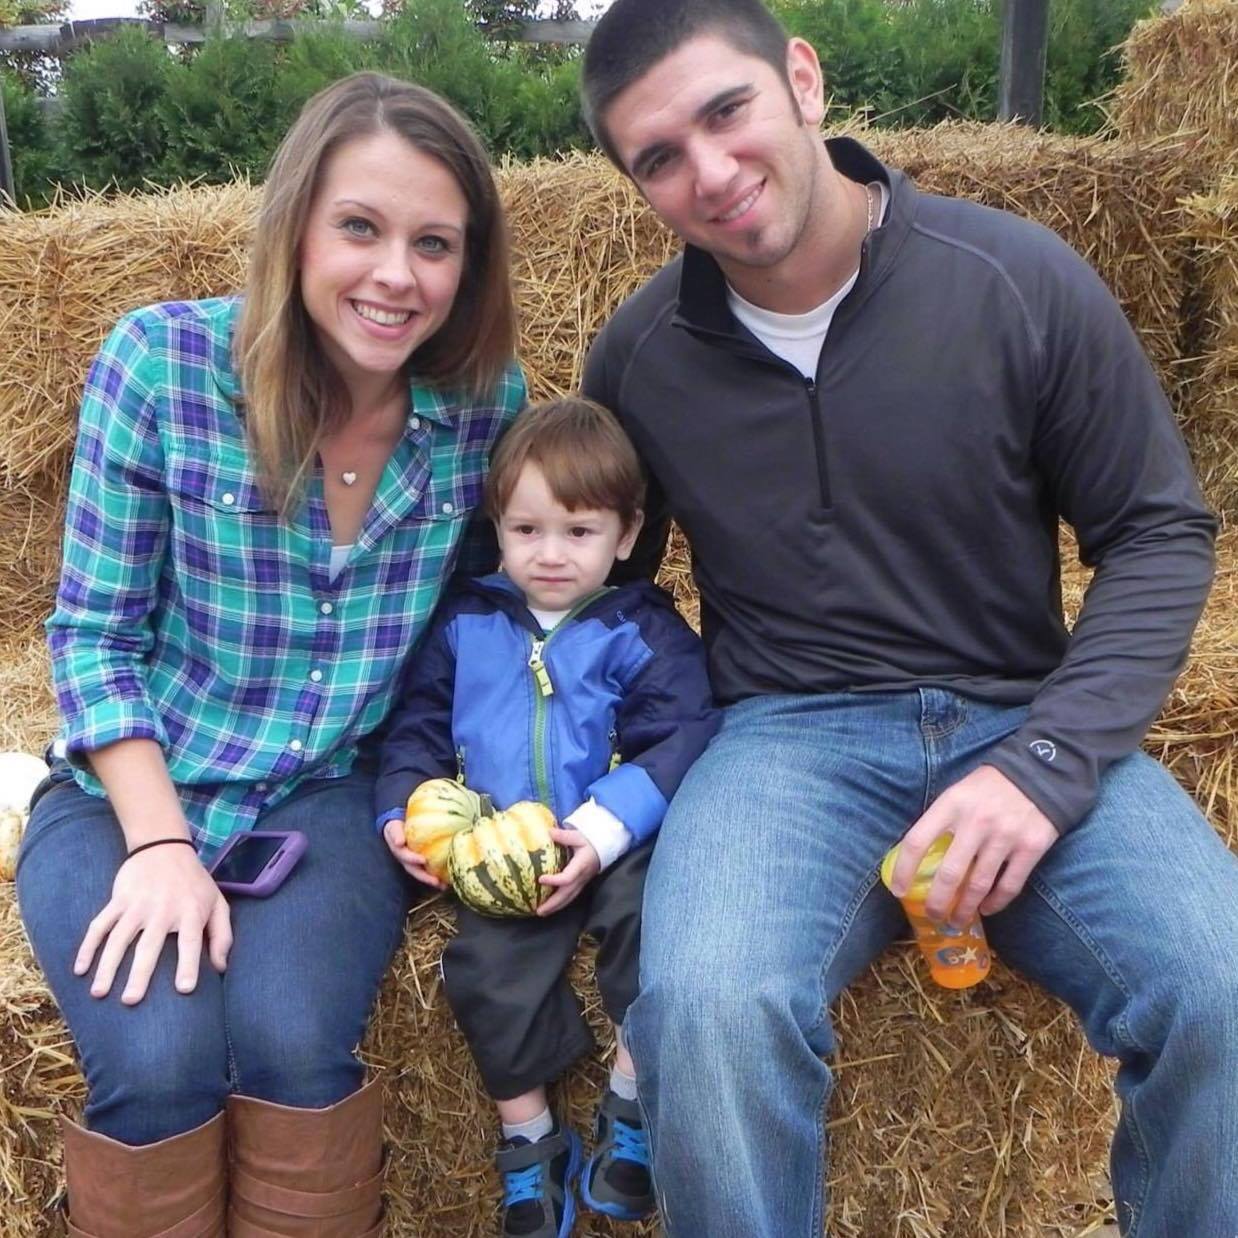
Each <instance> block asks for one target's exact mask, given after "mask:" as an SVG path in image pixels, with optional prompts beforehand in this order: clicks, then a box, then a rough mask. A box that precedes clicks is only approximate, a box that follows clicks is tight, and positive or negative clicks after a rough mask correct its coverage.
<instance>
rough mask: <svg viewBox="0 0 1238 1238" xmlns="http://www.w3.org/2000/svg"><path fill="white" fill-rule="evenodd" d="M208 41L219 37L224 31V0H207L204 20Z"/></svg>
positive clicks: (204, 31) (204, 30)
mask: <svg viewBox="0 0 1238 1238" xmlns="http://www.w3.org/2000/svg"><path fill="white" fill-rule="evenodd" d="M202 25H203V33H204V34H205V35H206V38H207V42H210V41H211V40H212V39H217V38H219V37H220V36H221V35H222V34H223V32H224V4H223V0H206V13H205V14H204V19H203V22H202Z"/></svg>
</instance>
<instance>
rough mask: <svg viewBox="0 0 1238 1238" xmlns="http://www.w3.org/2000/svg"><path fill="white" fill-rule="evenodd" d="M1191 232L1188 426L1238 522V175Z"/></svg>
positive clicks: (1223, 505)
mask: <svg viewBox="0 0 1238 1238" xmlns="http://www.w3.org/2000/svg"><path fill="white" fill-rule="evenodd" d="M1235 7H1236V8H1238V5H1236V6H1235ZM1185 210H1186V216H1187V230H1188V232H1189V234H1190V236H1191V239H1192V240H1193V242H1194V243H1195V245H1196V246H1197V247H1198V249H1199V251H1200V253H1201V255H1202V258H1203V261H1202V271H1201V276H1200V282H1201V285H1202V287H1203V289H1204V295H1203V301H1204V304H1205V305H1206V306H1207V335H1206V346H1205V347H1204V349H1203V350H1202V352H1201V358H1200V361H1199V362H1198V363H1197V369H1196V372H1195V375H1194V377H1193V380H1192V382H1191V384H1190V387H1189V390H1188V392H1187V396H1188V398H1187V400H1186V402H1185V405H1184V411H1185V420H1184V430H1185V433H1186V435H1187V438H1188V441H1189V442H1191V443H1192V444H1193V446H1194V448H1195V454H1196V459H1197V460H1198V462H1199V465H1200V471H1201V474H1202V480H1203V484H1204V489H1205V492H1206V493H1207V494H1208V496H1209V497H1210V498H1211V500H1212V502H1213V503H1214V504H1215V505H1216V507H1217V509H1218V511H1219V512H1220V513H1221V515H1222V516H1223V517H1224V518H1225V519H1226V520H1227V521H1229V522H1234V521H1238V175H1233V176H1229V177H1226V178H1224V179H1223V180H1222V181H1221V183H1220V184H1219V185H1218V186H1217V188H1216V189H1215V190H1214V191H1213V192H1211V193H1206V194H1199V195H1197V196H1195V197H1193V198H1190V199H1188V200H1187V202H1186V204H1185Z"/></svg>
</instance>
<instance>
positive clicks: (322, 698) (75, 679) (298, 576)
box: [47, 298, 525, 850]
mask: <svg viewBox="0 0 1238 1238" xmlns="http://www.w3.org/2000/svg"><path fill="white" fill-rule="evenodd" d="M238 305H239V302H238V301H237V300H235V299H232V298H228V299H223V298H219V299H214V300H208V301H198V302H175V303H170V304H166V305H156V306H151V307H148V308H146V309H141V310H137V311H135V312H134V313H131V314H128V315H126V316H125V317H124V318H122V319H121V321H120V322H119V323H118V324H117V326H116V328H115V329H114V330H113V332H112V334H111V335H110V336H109V337H108V339H107V340H106V342H105V343H104V345H103V348H102V350H101V351H100V353H99V355H98V357H97V358H96V359H95V362H94V364H93V366H92V367H91V370H90V374H89V376H88V378H87V382H86V390H85V394H84V396H83V400H82V409H81V419H80V427H79V431H78V440H77V448H76V452H75V456H74V462H73V479H72V484H71V487H70V493H69V504H68V512H67V516H66V532H65V546H64V567H63V569H62V572H61V580H60V588H59V591H58V593H57V597H56V607H55V610H54V612H53V613H52V616H51V618H50V619H49V620H48V621H47V629H48V635H49V643H50V646H51V653H52V668H53V679H54V682H55V688H56V696H57V701H58V704H59V706H60V712H61V715H62V717H63V719H64V727H63V731H62V738H63V740H64V741H65V745H66V750H67V753H68V755H69V759H70V760H71V761H72V762H73V763H74V765H75V769H76V777H77V779H78V782H79V783H80V784H81V785H82V786H83V787H84V788H85V789H86V790H88V791H93V792H94V793H96V794H101V793H102V787H101V786H100V784H99V782H98V780H97V779H95V778H94V776H93V775H92V774H91V773H90V772H89V771H88V770H87V769H85V768H83V765H84V762H83V761H82V755H83V754H85V753H88V752H90V751H92V750H94V749H97V748H100V747H102V746H104V745H105V744H109V743H113V742H115V741H117V740H120V739H125V738H132V737H144V738H150V739H154V740H157V741H158V742H159V744H160V745H161V746H162V747H163V750H164V754H165V757H166V760H167V763H168V769H169V771H170V773H171V776H172V779H173V781H174V782H175V783H176V785H177V788H178V790H179V792H180V796H181V800H182V803H183V804H184V807H185V812H186V815H187V817H188V819H189V822H190V825H191V826H192V828H193V830H194V833H195V836H196V838H197V840H198V842H199V845H200V846H201V847H202V848H203V849H204V850H210V849H213V848H214V847H216V846H218V845H219V844H220V843H221V842H223V841H224V839H226V838H227V837H228V836H229V835H230V834H232V833H234V832H235V831H237V830H242V829H248V828H250V827H251V826H252V825H253V824H254V821H255V818H256V817H257V815H258V813H259V811H260V810H261V809H263V808H264V807H267V806H269V805H271V804H274V803H277V802H278V801H279V800H281V799H282V798H283V797H284V796H286V795H287V794H288V793H289V792H290V791H291V790H292V789H293V787H295V786H296V785H297V783H298V782H299V781H301V780H302V779H304V778H306V777H307V776H311V775H312V776H315V777H327V778H329V777H338V776H342V775H343V774H345V773H347V772H348V770H349V768H350V767H351V763H352V760H353V757H354V756H355V754H356V745H357V742H358V741H359V740H360V739H361V738H363V737H364V736H365V735H367V734H368V733H370V732H371V731H373V730H374V729H375V728H376V727H377V726H378V725H379V724H380V723H381V722H382V720H383V719H384V717H385V716H386V713H387V710H388V707H389V705H390V702H391V698H392V695H393V693H394V690H395V686H396V678H397V673H398V671H399V668H400V665H401V663H402V662H403V660H404V657H405V654H406V653H407V652H408V650H409V648H410V647H411V646H412V644H413V643H414V641H415V640H416V639H417V637H418V636H419V635H420V633H421V630H422V628H423V626H424V624H425V622H426V620H427V619H428V618H429V616H430V613H431V611H432V610H433V608H434V604H435V602H436V601H437V600H438V596H439V592H440V589H441V587H442V585H443V583H444V582H445V581H446V579H447V576H448V575H449V574H450V572H451V571H452V569H453V567H454V566H455V564H456V560H457V557H458V555H459V553H460V549H461V544H462V541H463V539H464V535H465V532H466V529H468V527H469V526H470V523H471V519H472V518H473V517H475V516H478V515H479V506H480V502H481V495H482V486H483V482H484V479H485V474H486V469H487V467H488V463H489V458H490V453H491V449H492V448H493V446H494V444H495V441H496V440H497V439H498V437H499V435H500V433H501V432H502V431H503V429H504V428H505V427H506V426H507V425H508V423H509V422H510V421H511V420H512V418H513V417H514V416H515V415H516V413H517V411H518V410H519V409H520V407H521V406H522V405H523V403H524V399H525V385H524V379H523V377H522V375H521V373H520V370H519V368H518V367H517V366H515V365H514V364H513V365H512V366H511V367H509V369H508V371H507V372H506V374H505V375H504V377H503V379H502V381H501V382H500V384H499V385H498V387H497V388H496V390H495V391H494V392H493V393H492V394H491V395H490V396H489V397H487V398H485V399H482V400H455V399H452V398H451V397H450V396H448V395H445V394H444V393H442V392H436V391H433V390H429V389H426V388H423V387H419V386H417V385H413V386H412V387H411V394H410V409H411V411H410V415H409V418H408V422H407V425H406V427H405V432H404V437H403V438H402V439H401V441H400V443H399V445H398V446H397V448H396V450H395V453H394V454H393V456H392V458H391V460H390V461H389V462H388V464H387V468H386V471H385V472H384V473H383V476H382V479H381V480H380V482H379V485H378V489H377V492H376V494H375V497H374V502H373V505H372V506H371V509H370V512H369V514H368V516H367V517H366V522H365V525H364V527H363V528H362V530H361V533H360V535H359V536H358V538H357V542H356V545H355V546H354V548H353V551H352V553H351V555H350V557H349V559H348V563H347V566H346V567H345V568H344V570H343V571H342V572H341V573H340V575H339V576H338V577H337V578H336V580H335V582H334V583H332V582H331V581H330V580H329V579H328V566H329V559H330V551H331V530H330V524H329V520H328V517H327V509H326V505H325V503H324V502H323V492H322V479H321V476H320V475H319V476H316V477H315V478H314V479H313V481H312V483H311V485H310V487H309V490H308V493H307V496H306V500H305V502H303V503H302V505H301V507H300V509H299V510H298V511H297V513H296V514H295V516H294V518H293V519H292V520H291V521H290V522H287V521H282V520H280V519H279V518H278V517H277V516H276V515H275V513H274V511H272V510H271V509H270V508H269V506H268V504H267V503H266V502H265V500H264V498H263V496H262V493H261V491H260V489H259V486H258V483H257V478H256V476H255V472H254V469H253V466H252V463H251V460H250V455H249V452H248V450H247V448H246V442H245V431H244V427H243V425H242V422H241V420H240V418H239V417H238V411H237V408H238V406H237V400H238V396H239V390H238V386H237V377H236V374H235V373H234V370H233V367H232V359H231V342H232V328H233V322H234V319H235V316H236V312H237V308H238ZM461 566H464V565H463V564H462V565H461ZM469 566H470V567H477V566H478V565H477V564H470V565H469Z"/></svg>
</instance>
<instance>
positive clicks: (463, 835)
mask: <svg viewBox="0 0 1238 1238" xmlns="http://www.w3.org/2000/svg"><path fill="white" fill-rule="evenodd" d="M557 824H558V823H557V822H556V821H555V817H554V813H552V812H551V811H550V809H549V808H547V807H546V806H545V805H543V804H538V803H535V802H534V801H532V800H521V801H520V802H519V803H518V804H513V805H512V806H511V807H510V808H508V809H507V810H506V811H505V812H498V813H495V814H494V816H492V817H485V816H484V817H482V818H481V819H480V820H479V821H478V822H477V824H476V825H475V826H473V828H472V829H470V830H462V831H460V832H459V833H458V834H455V835H454V836H453V837H452V839H451V846H450V851H449V856H448V862H447V868H448V873H449V875H450V879H451V884H452V887H453V888H454V890H455V892H456V896H457V897H458V898H459V899H460V901H461V902H462V903H464V905H465V906H466V907H471V908H472V909H473V910H474V911H476V912H478V913H480V914H481V915H483V916H531V915H533V914H534V913H535V912H536V911H537V909H538V908H539V907H540V906H541V905H542V903H544V902H545V901H546V899H548V898H549V897H550V896H551V894H553V893H554V887H553V886H544V885H541V884H540V883H539V882H538V878H539V877H541V876H544V875H548V874H552V873H557V872H560V871H562V869H563V866H564V865H565V864H566V863H567V859H568V855H567V850H566V849H565V848H564V847H561V846H559V844H558V843H556V842H555V841H554V839H553V838H551V836H550V831H551V830H553V829H554V828H555V827H556V825H557Z"/></svg>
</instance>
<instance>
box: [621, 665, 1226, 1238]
mask: <svg viewBox="0 0 1238 1238" xmlns="http://www.w3.org/2000/svg"><path fill="white" fill-rule="evenodd" d="M1024 714H1025V711H1024V710H1023V709H1011V708H1006V707H1000V706H994V705H988V704H984V703H980V702H977V701H973V700H967V699H964V698H962V697H959V696H956V695H954V694H952V693H948V692H944V691H938V690H930V689H925V690H921V691H912V692H899V693H880V694H845V695H831V696H813V697H807V696H780V697H765V698H755V699H752V700H749V701H744V702H742V703H740V704H738V705H736V706H733V707H731V708H730V709H728V710H727V711H726V717H725V721H724V723H723V726H722V729H721V731H720V732H719V734H718V736H717V737H716V738H715V739H714V741H713V743H712V744H711V745H710V747H709V749H708V750H707V751H706V753H705V754H704V756H703V757H702V758H701V759H700V760H699V761H698V762H697V764H696V765H695V766H694V767H693V769H692V770H691V771H690V773H689V775H688V777H687V779H686V780H685V781H684V783H683V785H682V787H681V788H680V790H679V792H678V794H677V795H676V797H675V799H674V802H673V803H672V806H671V810H670V812H669V813H668V815H667V818H666V821H665V824H664V825H663V827H662V831H661V834H660V836H659V838H658V843H657V846H656V847H655V849H654V856H653V863H652V866H651V868H650V870H649V876H648V880H647V884H646V887H645V909H644V924H643V928H642V943H643V944H642V955H641V994H640V996H639V997H638V998H637V1000H636V1003H635V1004H634V1005H633V1006H632V1008H631V1009H630V1011H629V1013H628V1018H627V1023H626V1030H627V1034H628V1039H629V1044H630V1046H631V1049H632V1053H633V1056H634V1058H635V1060H636V1064H637V1069H638V1073H639V1077H640V1089H641V1098H642V1102H643V1104H644V1106H645V1110H646V1114H647V1117H648V1119H649V1124H650V1135H651V1141H652V1147H653V1165H654V1176H655V1180H656V1183H657V1186H658V1192H659V1197H660V1199H661V1201H662V1204H663V1208H664V1213H665V1222H666V1227H667V1233H668V1234H669V1235H672V1236H673V1238H818V1236H819V1235H820V1234H821V1229H822V1210H823V1204H824V1201H823V1196H824V1179H823V1166H824V1153H825V1131H824V1118H825V1109H826V1103H827V1101H828V1098H829V1094H830V1090H831V1075H830V1071H829V1069H828V1067H827V1066H826V1065H825V1064H824V1063H823V1062H822V1060H821V1057H822V1055H828V1054H830V1053H831V1052H832V1051H833V1049H834V1039H833V1032H832V1029H831V1026H830V1018H829V1007H830V1003H831V1002H832V1001H833V1000H834V998H836V997H837V996H838V994H839V992H840V991H841V990H842V989H843V987H844V986H845V985H847V984H848V983H849V982H850V981H851V980H852V979H854V978H855V977H856V976H857V975H858V974H859V973H860V972H861V971H863V969H864V968H865V967H867V966H868V965H869V963H870V962H871V961H872V960H873V959H874V958H875V957H876V956H877V955H878V954H880V952H881V951H882V950H883V949H885V947H886V946H887V945H888V944H889V942H890V941H891V939H892V938H894V937H895V936H896V935H898V934H899V933H900V932H903V931H905V921H904V919H903V916H902V912H901V909H900V908H899V905H898V903H897V902H896V901H895V900H894V899H893V898H892V897H891V896H890V895H889V893H888V892H887V891H886V890H885V889H884V887H883V886H881V885H880V883H879V881H878V874H877V869H878V865H879V862H880V860H881V857H882V855H883V853H884V852H885V851H886V850H887V848H889V847H890V846H892V845H893V844H894V843H896V842H897V841H898V840H899V839H900V838H901V836H902V835H903V834H904V833H905V832H906V830H907V829H908V828H909V826H910V825H911V824H912V823H913V822H914V821H915V820H916V819H917V818H918V817H919V815H920V814H921V812H923V810H924V809H925V808H926V807H927V806H928V804H929V803H930V802H931V801H932V800H933V799H934V798H935V797H936V796H937V795H938V794H940V792H941V791H942V790H943V789H945V788H946V787H947V786H949V785H950V784H951V783H953V782H955V781H957V780H958V779H959V778H960V777H961V776H962V775H964V774H966V773H967V772H969V771H970V770H972V769H974V768H975V767H976V766H977V765H978V764H980V763H981V762H982V761H983V758H984V754H985V752H986V751H987V750H988V749H989V748H990V747H991V746H992V745H993V744H994V743H996V742H997V741H999V740H1000V739H1002V738H1004V737H1005V736H1006V735H1008V734H1009V733H1011V732H1012V731H1013V730H1014V729H1016V728H1017V727H1018V725H1019V723H1020V722H1021V721H1022V718H1023V717H1024ZM986 927H987V931H988V937H989V941H990V943H991V944H992V945H993V947H994V949H995V950H996V952H997V954H998V955H999V956H1000V957H1001V958H1002V959H1003V960H1004V961H1005V962H1006V963H1007V964H1009V965H1011V966H1012V967H1015V968H1017V969H1018V970H1019V971H1020V972H1022V973H1023V974H1025V975H1027V976H1029V977H1030V978H1032V979H1033V980H1035V981H1036V982H1038V983H1039V984H1041V985H1043V986H1044V987H1045V988H1047V989H1048V990H1049V991H1050V992H1052V993H1054V994H1056V995H1057V996H1058V997H1060V998H1061V999H1062V1000H1063V1001H1065V1002H1067V1003H1069V1004H1070V1006H1071V1007H1073V1009H1074V1010H1075V1011H1076V1013H1077V1014H1078V1016H1079V1018H1080V1019H1081V1020H1082V1023H1083V1027H1084V1030H1085V1032H1086V1034H1087V1036H1088V1039H1089V1040H1090V1042H1091V1043H1092V1045H1093V1046H1094V1047H1095V1048H1096V1049H1097V1050H1099V1051H1100V1052H1101V1053H1104V1054H1107V1055H1109V1056H1112V1057H1115V1058H1117V1059H1118V1060H1119V1062H1120V1063H1121V1069H1120V1071H1119V1075H1118V1084H1117V1088H1118V1093H1119V1096H1120V1097H1121V1100H1122V1116H1121V1122H1120V1126H1119V1128H1118V1133H1117V1136H1116V1138H1115V1141H1114V1145H1113V1156H1112V1172H1113V1185H1114V1190H1115V1193H1116V1197H1117V1200H1118V1207H1119V1219H1120V1222H1121V1225H1122V1227H1123V1232H1124V1233H1126V1234H1128V1235H1131V1236H1136V1235H1137V1236H1138V1238H1165V1236H1166V1235H1170V1234H1182V1235H1190V1236H1191V1238H1234V1235H1238V860H1235V858H1234V856H1232V855H1231V854H1230V853H1229V852H1228V851H1227V850H1226V848H1225V846H1224V844H1223V843H1222V842H1221V841H1220V839H1219V838H1218V837H1217V835H1216V834H1215V832H1214V831H1213V830H1212V829H1211V828H1210V827H1209V825H1208V823H1207V822H1206V821H1205V820H1204V819H1203V817H1202V816H1201V815H1200V813H1199V811H1198V810H1197V809H1196V808H1195V806H1194V805H1193V803H1192V802H1191V800H1190V798H1189V797H1188V796H1187V795H1186V794H1185V793H1184V792H1183V791H1182V790H1181V789H1180V788H1179V787H1178V786H1177V784H1176V783H1175V782H1174V781H1173V779H1172V777H1171V776H1170V775H1169V774H1168V773H1167V772H1166V771H1165V770H1164V769H1163V768H1162V767H1161V766H1160V765H1159V764H1157V762H1155V761H1153V760H1151V759H1150V758H1148V757H1146V756H1144V755H1143V754H1136V755H1133V756H1131V757H1128V758H1126V759H1125V760H1124V761H1122V762H1120V763H1118V764H1117V765H1116V766H1115V767H1114V768H1112V769H1111V770H1110V771H1109V772H1108V773H1107V774H1106V775H1105V778H1104V782H1103V786H1102V790H1101V796H1100V799H1099V802H1098V803H1097V805H1096V807H1095V808H1094V810H1093V811H1092V812H1091V813H1090V814H1089V815H1088V817H1087V818H1086V819H1085V820H1084V821H1082V822H1081V823H1080V824H1079V825H1078V826H1077V827H1076V828H1075V829H1074V830H1072V831H1070V832H1069V833H1067V834H1066V835H1064V836H1063V837H1062V839H1061V840H1060V841H1059V842H1057V843H1055V844H1054V846H1053V847H1052V848H1051V849H1050V851H1049V852H1048V853H1047V854H1046V855H1045V857H1044V858H1043V859H1042V860H1041V862H1040V864H1039V865H1038V867H1037V868H1036V869H1035V870H1034V871H1033V873H1032V876H1031V878H1030V880H1029V883H1028V885H1027V887H1026V888H1025V890H1024V892H1023V893H1022V894H1021V895H1020V896H1019V897H1018V898H1017V899H1015V901H1014V902H1013V903H1012V904H1011V905H1010V906H1009V907H1008V908H1006V910H1005V911H1003V912H1001V913H1000V914H998V915H995V916H991V917H988V918H987V919H986ZM862 1013H863V1012H862V1011H861V1015H862Z"/></svg>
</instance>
